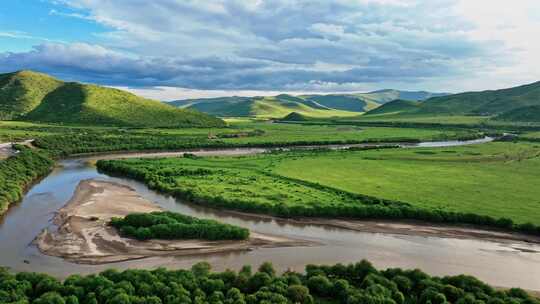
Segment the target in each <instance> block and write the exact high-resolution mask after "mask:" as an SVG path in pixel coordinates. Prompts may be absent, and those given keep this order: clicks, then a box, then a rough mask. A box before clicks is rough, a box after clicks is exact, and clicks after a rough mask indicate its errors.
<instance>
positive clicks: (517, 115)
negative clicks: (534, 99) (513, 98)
mask: <svg viewBox="0 0 540 304" xmlns="http://www.w3.org/2000/svg"><path fill="white" fill-rule="evenodd" d="M494 119H495V120H503V121H520V122H540V105H537V106H528V107H522V108H517V109H513V110H510V111H508V112H504V113H502V114H500V115H497V116H496V117H495V118H494Z"/></svg>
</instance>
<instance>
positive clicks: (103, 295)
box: [0, 261, 540, 304]
mask: <svg viewBox="0 0 540 304" xmlns="http://www.w3.org/2000/svg"><path fill="white" fill-rule="evenodd" d="M0 302H1V303H18V304H22V303H33V304H180V303H186V304H190V303H193V304H199V303H201V304H202V303H212V304H222V303H224V304H256V303H261V304H262V303H264V304H269V303H282V304H287V303H302V304H312V303H335V304H364V303H366V304H378V303H381V304H408V303H411V304H412V303H420V304H428V303H430V304H446V303H456V304H469V303H470V304H503V303H509V304H538V303H540V302H539V301H538V300H537V299H535V298H533V297H531V296H530V295H528V294H527V293H526V292H525V291H524V290H522V289H518V288H512V289H509V290H505V291H503V290H497V289H494V288H492V287H490V286H489V285H487V284H485V283H483V282H481V281H479V280H478V279H476V278H474V277H470V276H465V275H459V276H447V277H442V278H439V277H431V276H429V275H427V274H425V273H423V272H422V271H420V270H417V269H415V270H402V269H399V268H391V269H387V270H384V271H379V270H377V269H375V268H374V267H373V266H372V265H371V264H370V263H369V262H367V261H361V262H358V263H355V264H349V265H343V264H336V265H333V266H317V265H308V266H306V271H305V273H297V272H293V271H287V272H285V273H283V274H281V275H279V274H276V271H275V270H274V268H273V266H272V264H271V263H268V262H267V263H264V264H262V265H261V266H260V267H259V268H258V271H256V272H253V271H252V269H251V266H244V267H243V268H242V269H241V270H240V271H239V272H235V271H232V270H226V271H224V272H211V269H210V265H209V264H207V263H205V262H201V263H198V264H195V265H194V266H193V267H192V268H191V270H166V269H164V268H158V269H156V270H136V269H130V270H125V271H122V272H119V271H117V270H113V269H111V270H106V271H104V272H101V273H100V274H92V275H87V276H81V275H71V276H69V277H68V278H66V279H65V280H64V281H59V280H57V279H55V278H53V277H51V276H48V275H46V274H38V273H27V272H20V273H17V274H11V273H9V272H8V271H7V270H5V269H0Z"/></svg>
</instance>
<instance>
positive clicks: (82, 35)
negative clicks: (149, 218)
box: [0, 0, 540, 100]
mask: <svg viewBox="0 0 540 304" xmlns="http://www.w3.org/2000/svg"><path fill="white" fill-rule="evenodd" d="M539 34H540V1H538V0H514V1H511V2H509V1H503V0H334V1H330V0H328V1H303V0H271V1H270V0H269V1H264V0H215V1H213V0H206V1H195V0H153V1H147V0H114V1H113V0H9V1H2V5H1V6H0V73H4V72H11V71H15V70H21V69H31V70H36V71H40V72H44V73H49V74H51V75H54V76H56V77H59V78H61V79H64V80H69V81H80V82H88V83H97V84H101V85H107V86H114V87H120V88H124V89H128V90H130V91H132V92H135V93H137V94H140V95H143V96H146V97H149V98H156V99H162V100H174V99H183V98H196V97H216V96H232V95H241V96H253V95H275V94H276V93H279V92H288V93H307V92H313V93H325V92H334V93H335V92H365V91H371V90H377V89H386V88H393V89H402V90H429V91H435V92H462V91H471V90H485V89H498V88H505V87H511V86H516V85H520V84H525V83H531V82H535V81H538V80H540V55H539V54H540V39H538V36H539Z"/></svg>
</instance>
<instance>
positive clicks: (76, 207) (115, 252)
mask: <svg viewBox="0 0 540 304" xmlns="http://www.w3.org/2000/svg"><path fill="white" fill-rule="evenodd" d="M111 202H114V203H112V204H111ZM160 210H163V209H162V208H161V207H159V206H157V205H156V204H154V203H152V202H150V201H148V200H146V199H143V198H142V197H141V196H139V194H137V192H136V191H135V190H133V189H132V188H130V187H128V186H125V185H121V184H117V183H114V182H105V181H98V180H84V181H81V182H80V183H79V185H78V186H77V188H76V190H75V193H74V195H73V197H72V198H71V199H70V201H69V202H68V203H67V204H66V205H65V206H64V207H63V208H61V209H60V210H59V211H58V213H57V214H56V215H55V217H54V219H53V224H54V227H49V228H48V229H45V230H43V231H42V233H41V234H40V235H38V237H37V238H36V239H35V241H34V243H35V244H36V245H37V247H38V248H39V250H40V251H41V252H42V253H44V254H46V255H50V256H56V257H61V258H63V259H66V260H68V261H70V262H75V263H79V264H92V265H98V264H106V263H115V262H121V261H128V260H136V259H143V258H148V257H160V256H162V257H165V256H196V255H207V254H219V253H231V252H238V251H249V250H253V249H255V248H275V247H293V246H313V245H317V244H316V243H314V242H309V241H302V240H297V239H290V238H287V237H282V236H278V235H269V234H260V233H256V232H253V231H252V232H251V237H250V239H248V240H246V241H202V240H181V241H168V240H150V241H143V242H142V241H137V240H134V239H128V238H122V237H120V236H119V235H118V233H117V231H116V230H115V229H114V228H112V227H110V226H108V225H107V223H108V222H109V220H110V218H111V217H122V216H125V215H127V214H128V213H132V212H152V211H160ZM222 212H223V213H228V214H230V215H235V216H240V217H243V218H251V219H255V220H257V219H258V220H273V221H276V222H278V223H282V224H292V225H305V226H309V225H313V226H322V227H327V228H337V229H345V230H351V231H358V232H368V233H378V234H389V235H406V236H421V237H433V238H450V239H470V240H482V241H489V242H494V243H499V244H505V245H507V246H510V248H512V249H514V250H516V251H519V252H525V253H540V252H537V251H532V250H531V249H530V246H527V244H540V237H536V236H531V235H525V234H520V233H511V232H501V231H494V230H483V229H479V228H475V227H467V226H448V225H433V224H428V223H423V222H412V221H407V222H390V221H376V220H344V219H323V218H297V219H282V218H277V217H273V216H267V215H258V214H250V213H242V212H235V211H222ZM323 245H325V244H323Z"/></svg>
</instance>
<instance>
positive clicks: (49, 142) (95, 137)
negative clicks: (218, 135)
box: [34, 132, 419, 156]
mask: <svg viewBox="0 0 540 304" xmlns="http://www.w3.org/2000/svg"><path fill="white" fill-rule="evenodd" d="M385 142H411V143H417V142H419V140H418V139H414V138H392V139H380V140H379V139H367V140H332V141H329V140H324V141H295V142H277V141H269V142H253V143H249V142H248V143H235V142H224V141H222V140H219V139H212V140H211V139H208V138H207V137H206V136H193V135H189V136H186V135H154V134H141V135H139V134H130V133H120V132H113V133H86V134H65V135H62V136H58V135H51V136H44V137H41V138H38V139H36V140H35V142H34V144H35V145H36V146H37V147H40V148H42V149H47V150H50V151H54V152H56V153H57V154H58V155H59V156H69V155H73V154H84V153H100V152H111V151H159V150H169V151H174V150H190V149H201V148H206V149H225V148H239V147H246V148H250V147H259V148H273V147H292V146H314V145H322V146H324V145H348V144H362V143H385Z"/></svg>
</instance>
